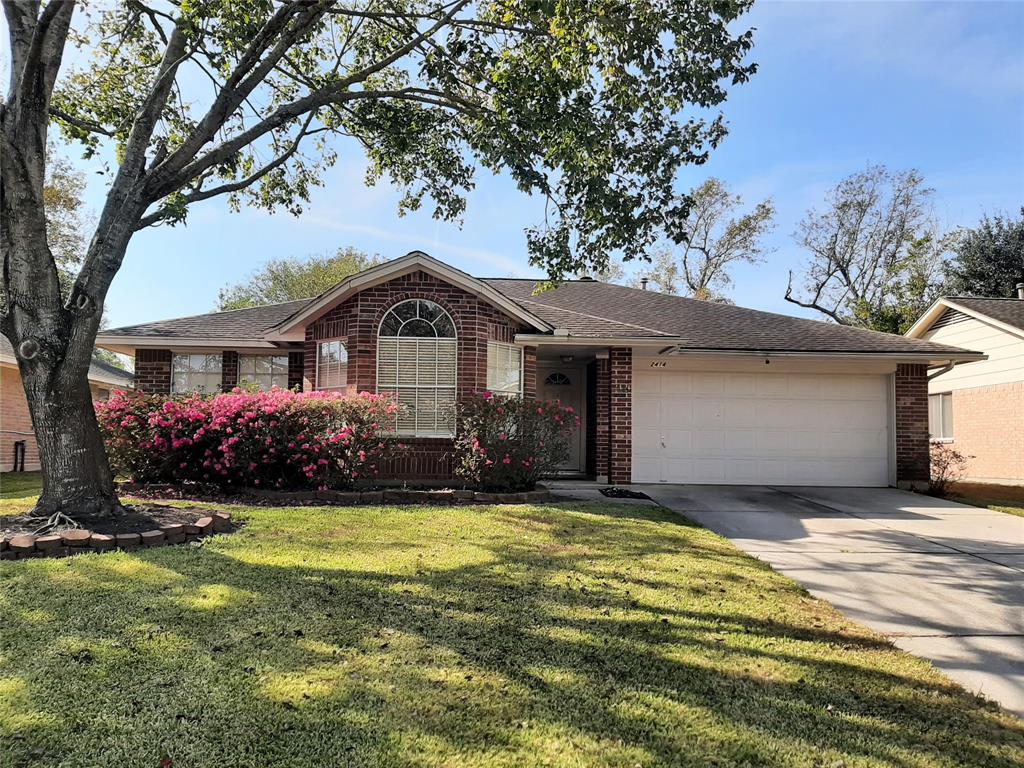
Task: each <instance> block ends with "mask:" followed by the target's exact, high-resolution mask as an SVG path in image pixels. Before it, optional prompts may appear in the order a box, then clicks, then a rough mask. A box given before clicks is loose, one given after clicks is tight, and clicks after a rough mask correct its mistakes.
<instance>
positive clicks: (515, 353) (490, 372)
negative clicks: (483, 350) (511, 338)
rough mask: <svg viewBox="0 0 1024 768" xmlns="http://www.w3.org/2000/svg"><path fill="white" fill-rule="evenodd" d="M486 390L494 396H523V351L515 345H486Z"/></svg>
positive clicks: (490, 343) (494, 342)
mask: <svg viewBox="0 0 1024 768" xmlns="http://www.w3.org/2000/svg"><path fill="white" fill-rule="evenodd" d="M487 389H488V391H490V392H493V393H494V394H496V395H506V396H518V395H521V394H523V350H522V349H521V348H520V347H517V346H516V345H515V344H503V343H501V342H498V341H491V342H488V343H487Z"/></svg>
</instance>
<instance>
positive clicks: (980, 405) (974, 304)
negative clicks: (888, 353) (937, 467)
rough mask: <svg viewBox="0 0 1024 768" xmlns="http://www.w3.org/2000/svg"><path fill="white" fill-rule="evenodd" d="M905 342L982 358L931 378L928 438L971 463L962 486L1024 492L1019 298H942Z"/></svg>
mask: <svg viewBox="0 0 1024 768" xmlns="http://www.w3.org/2000/svg"><path fill="white" fill-rule="evenodd" d="M1019 290H1020V291H1021V293H1022V294H1024V287H1022V288H1020V289H1019ZM907 336H908V337H909V338H913V339H924V340H927V341H932V342H940V343H944V344H954V345H957V346H968V347H970V348H971V349H977V350H980V351H981V352H984V353H985V355H986V356H987V359H985V360H978V361H974V362H961V363H958V364H956V365H954V366H951V367H949V368H948V369H946V368H943V369H940V371H939V372H938V373H936V374H935V375H933V376H932V377H931V378H929V380H928V407H929V413H928V419H929V432H930V434H931V439H932V440H933V441H934V442H940V443H948V444H950V445H952V446H954V447H955V448H956V449H957V451H959V452H960V453H963V454H965V455H967V456H970V457H971V458H970V459H969V460H968V462H967V466H966V468H965V469H966V476H965V477H964V480H965V481H968V482H976V483H998V484H1001V485H1024V295H1022V296H1021V297H1020V298H1016V299H987V298H972V297H960V296H949V297H946V298H943V299H939V300H938V301H936V302H935V303H934V304H933V305H932V306H931V307H930V308H929V309H928V311H926V312H925V313H924V314H923V315H922V316H921V318H920V319H919V320H918V321H917V322H916V323H915V324H914V325H913V326H912V327H911V328H910V330H908V331H907Z"/></svg>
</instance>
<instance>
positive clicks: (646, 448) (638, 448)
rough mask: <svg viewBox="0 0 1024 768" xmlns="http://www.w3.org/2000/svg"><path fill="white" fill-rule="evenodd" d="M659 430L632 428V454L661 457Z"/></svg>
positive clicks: (641, 456) (635, 455)
mask: <svg viewBox="0 0 1024 768" xmlns="http://www.w3.org/2000/svg"><path fill="white" fill-rule="evenodd" d="M661 452H662V449H661V430H660V429H636V428H634V429H633V456H634V457H640V458H645V459H646V458H654V459H659V460H660V459H661Z"/></svg>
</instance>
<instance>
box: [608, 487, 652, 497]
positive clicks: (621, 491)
mask: <svg viewBox="0 0 1024 768" xmlns="http://www.w3.org/2000/svg"><path fill="white" fill-rule="evenodd" d="M601 493H603V494H604V495H605V496H607V497H608V498H609V499H650V498H651V497H650V496H648V495H647V494H646V493H641V492H640V491H631V490H630V489H629V488H602V489H601Z"/></svg>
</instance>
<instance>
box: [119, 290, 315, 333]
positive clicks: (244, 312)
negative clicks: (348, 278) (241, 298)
mask: <svg viewBox="0 0 1024 768" xmlns="http://www.w3.org/2000/svg"><path fill="white" fill-rule="evenodd" d="M309 302H310V299H299V300H297V301H286V302H284V303H282V304H264V305H263V306H259V307H247V308H246V309H229V310H227V311H226V312H210V313H208V314H205V315H192V316H190V317H178V318H174V319H171V320H158V321H156V322H155V323H142V324H141V325H126V326H124V327H122V328H112V329H105V330H103V331H101V335H103V336H154V337H158V338H169V339H178V338H204V339H258V338H261V337H262V336H263V333H264V331H266V330H267V329H268V328H272V327H273V326H275V325H277V324H278V323H280V322H282V321H284V320H286V319H288V318H289V317H291V316H292V315H293V314H295V313H296V312H297V311H298V310H299V309H301V308H302V307H304V306H306V305H307V304H309Z"/></svg>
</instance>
